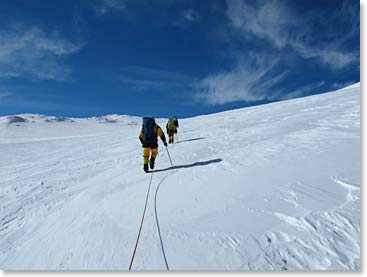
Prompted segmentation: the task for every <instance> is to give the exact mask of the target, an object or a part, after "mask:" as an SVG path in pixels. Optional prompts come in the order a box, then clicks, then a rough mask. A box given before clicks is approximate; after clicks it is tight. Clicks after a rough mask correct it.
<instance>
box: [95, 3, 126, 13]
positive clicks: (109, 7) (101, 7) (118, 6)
mask: <svg viewBox="0 0 367 277" xmlns="http://www.w3.org/2000/svg"><path fill="white" fill-rule="evenodd" d="M125 9H126V3H125V1H124V0H100V1H98V4H97V5H96V10H95V11H96V14H97V16H103V15H105V14H107V13H109V12H115V11H117V12H120V11H124V10H125Z"/></svg>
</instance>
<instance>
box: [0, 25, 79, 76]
mask: <svg viewBox="0 0 367 277" xmlns="http://www.w3.org/2000/svg"><path fill="white" fill-rule="evenodd" d="M83 45H84V44H83V43H75V42H72V41H70V40H68V39H67V38H65V37H63V36H62V35H61V34H60V33H58V32H46V31H44V30H43V29H41V28H39V27H37V26H27V27H26V26H23V25H12V26H9V27H8V28H7V29H2V30H0V78H13V77H24V78H27V79H31V80H57V81H66V80H69V79H70V78H71V69H70V68H69V66H68V65H67V64H66V62H65V57H67V56H68V55H70V54H73V53H77V52H78V51H79V50H80V49H81V48H82V47H83Z"/></svg>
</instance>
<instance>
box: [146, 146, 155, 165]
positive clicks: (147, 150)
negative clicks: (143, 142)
mask: <svg viewBox="0 0 367 277" xmlns="http://www.w3.org/2000/svg"><path fill="white" fill-rule="evenodd" d="M143 149H144V150H143V157H144V164H148V162H149V156H150V153H152V158H156V157H157V155H158V148H149V147H144V148H143Z"/></svg>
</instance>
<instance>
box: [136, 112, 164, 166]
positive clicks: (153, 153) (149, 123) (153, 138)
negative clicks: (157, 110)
mask: <svg viewBox="0 0 367 277" xmlns="http://www.w3.org/2000/svg"><path fill="white" fill-rule="evenodd" d="M158 136H159V137H160V138H161V140H162V142H163V144H164V146H166V147H167V142H166V137H165V135H164V133H163V131H162V128H161V127H159V125H157V124H156V122H155V119H154V117H144V118H143V127H142V128H141V131H140V135H139V139H140V142H141V143H142V146H143V149H144V150H143V157H144V171H145V172H148V171H149V167H148V162H149V166H150V168H151V169H154V163H155V158H156V157H157V154H158ZM149 156H150V159H149Z"/></svg>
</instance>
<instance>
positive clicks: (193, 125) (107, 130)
mask: <svg viewBox="0 0 367 277" xmlns="http://www.w3.org/2000/svg"><path fill="white" fill-rule="evenodd" d="M158 122H159V123H160V125H161V126H162V127H164V125H165V120H164V119H161V120H158ZM180 126H181V127H180V129H179V142H178V143H176V144H174V145H170V146H169V151H170V154H171V156H172V160H173V163H174V166H173V167H171V166H170V164H169V160H168V156H167V152H166V151H165V150H164V148H163V147H162V144H161V142H160V145H161V147H160V152H159V156H158V158H157V170H156V172H155V173H154V174H153V179H152V187H151V191H150V195H149V200H148V206H147V212H146V216H145V221H144V225H143V229H142V234H141V237H140V241H139V245H138V249H137V252H136V257H135V260H134V264H133V269H136V270H141V269H167V266H168V268H169V269H170V270H183V269H196V270H197V269H206V270H208V269H232V270H239V269H244V270H282V269H284V270H286V269H290V270H291V269H303V270H307V269H314V270H316V269H317V270H320V269H321V270H322V269H359V267H360V85H359V84H355V85H353V86H350V87H347V88H345V89H342V90H339V91H336V92H332V93H327V94H322V95H317V96H311V97H306V98H299V99H294V100H289V101H283V102H278V103H273V104H268V105H263V106H257V107H251V108H245V109H238V110H233V111H228V112H223V113H218V114H212V115H207V116H199V117H195V118H188V119H184V120H180ZM140 127H141V118H137V117H136V118H135V117H128V116H119V115H110V116H105V117H96V118H87V119H80V118H71V119H66V118H58V117H49V116H42V115H31V114H21V115H17V117H14V116H8V117H0V153H1V155H0V268H1V269H5V270H13V269H18V270H19V269H49V270H51V269H53V270H55V269H122V270H126V269H128V267H129V264H130V259H131V256H132V252H133V249H134V245H135V241H136V237H137V233H138V228H139V224H140V220H141V216H142V212H143V208H144V201H145V197H146V192H147V189H148V183H149V179H150V174H146V173H144V172H143V170H142V149H141V146H140V142H139V140H138V139H137V136H138V133H139V130H140ZM163 254H164V255H165V256H164V255H163ZM165 258H166V261H165ZM166 263H167V264H166Z"/></svg>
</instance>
